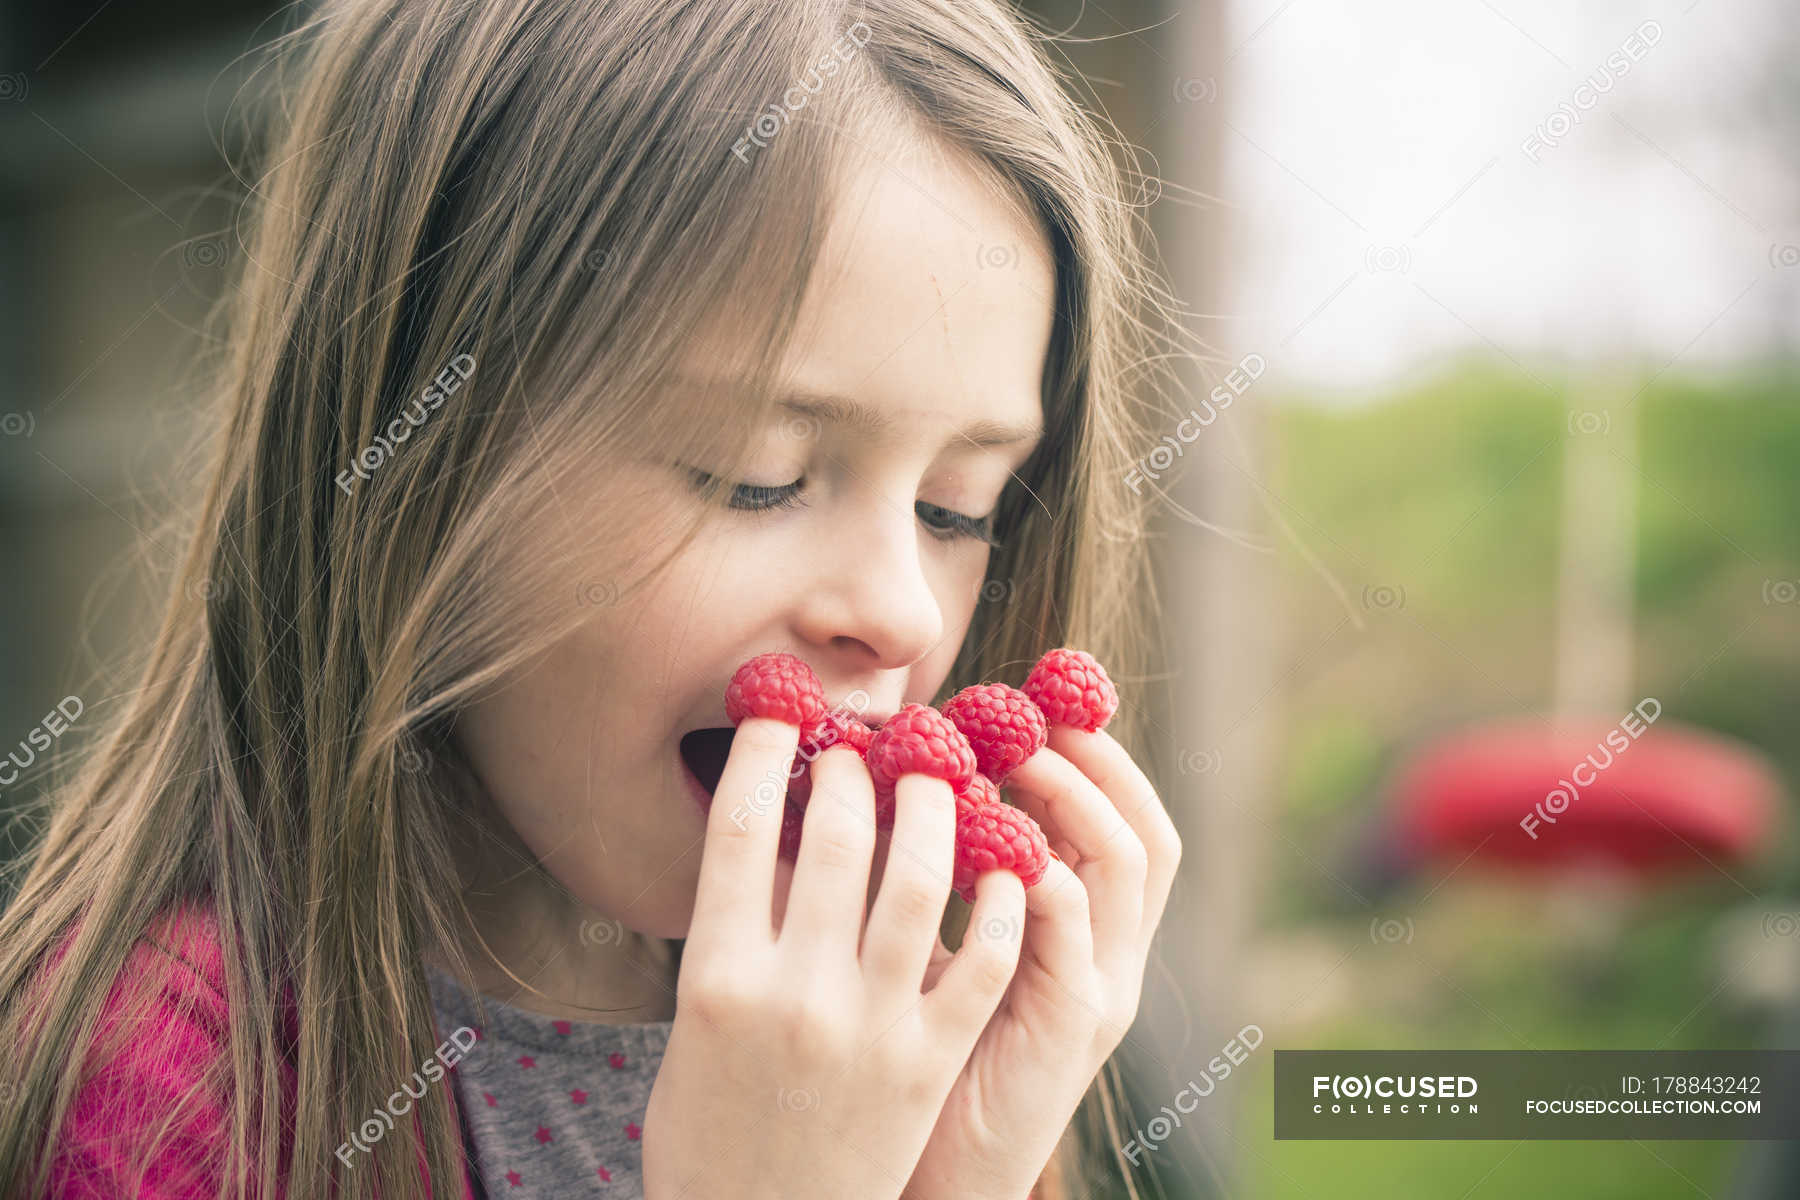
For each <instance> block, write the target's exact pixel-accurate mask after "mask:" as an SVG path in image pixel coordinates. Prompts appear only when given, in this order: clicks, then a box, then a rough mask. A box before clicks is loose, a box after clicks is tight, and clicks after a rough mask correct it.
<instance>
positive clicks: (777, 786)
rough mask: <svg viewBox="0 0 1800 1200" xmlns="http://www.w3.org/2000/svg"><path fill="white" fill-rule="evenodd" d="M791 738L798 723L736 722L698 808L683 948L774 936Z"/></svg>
mask: <svg viewBox="0 0 1800 1200" xmlns="http://www.w3.org/2000/svg"><path fill="white" fill-rule="evenodd" d="M799 744H800V727H799V726H797V725H789V724H787V723H786V722H784V721H777V720H775V719H774V718H772V717H746V718H744V720H743V722H742V723H741V724H739V725H738V727H737V732H736V734H735V735H733V737H732V739H731V753H730V755H729V756H728V757H727V758H726V760H725V770H724V773H723V774H721V775H720V776H719V785H718V787H716V788H714V789H713V802H712V808H711V809H710V810H709V811H708V812H707V814H706V840H705V842H704V844H703V846H702V848H701V853H700V884H699V888H698V889H697V890H696V892H695V894H694V916H693V920H692V922H691V923H690V925H689V927H688V944H689V945H690V946H692V945H694V944H695V943H696V942H697V943H700V944H701V945H702V946H703V947H705V946H710V947H716V948H719V949H731V948H734V947H736V946H739V945H742V944H745V939H757V938H760V939H765V940H768V941H772V940H773V939H774V936H775V930H774V927H773V925H772V924H770V922H769V915H770V912H771V910H772V908H773V902H774V884H775V847H776V844H777V843H778V842H779V841H780V838H781V812H782V808H783V806H784V805H785V804H786V801H787V781H788V771H789V769H790V768H791V767H792V765H793V761H794V751H795V750H796V749H797V748H798V746H799Z"/></svg>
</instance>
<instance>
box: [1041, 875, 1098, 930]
mask: <svg viewBox="0 0 1800 1200" xmlns="http://www.w3.org/2000/svg"><path fill="white" fill-rule="evenodd" d="M1050 905H1051V907H1052V909H1054V910H1055V912H1056V915H1057V918H1058V919H1060V920H1064V921H1078V920H1079V921H1085V920H1087V919H1088V909H1089V901H1088V892H1087V885H1086V884H1084V883H1082V882H1081V876H1079V875H1077V874H1075V873H1074V872H1073V871H1070V872H1069V873H1068V878H1067V879H1066V880H1064V882H1063V884H1062V886H1060V887H1058V888H1057V889H1056V890H1055V891H1054V892H1052V893H1050Z"/></svg>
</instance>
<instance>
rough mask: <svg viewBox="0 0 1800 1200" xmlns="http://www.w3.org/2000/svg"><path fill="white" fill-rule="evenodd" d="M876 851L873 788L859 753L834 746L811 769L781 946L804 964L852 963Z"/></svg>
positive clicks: (860, 929)
mask: <svg viewBox="0 0 1800 1200" xmlns="http://www.w3.org/2000/svg"><path fill="white" fill-rule="evenodd" d="M874 851H875V788H874V785H873V784H872V783H871V782H870V780H869V771H868V768H867V767H865V766H864V765H863V760H862V757H861V756H860V755H858V754H857V753H856V751H854V750H852V749H850V748H849V747H848V746H833V747H831V748H830V749H829V750H826V751H825V753H824V754H822V755H820V756H819V757H818V758H817V759H816V760H815V761H814V762H813V764H812V796H811V798H810V799H809V800H808V801H807V802H806V819H805V823H804V824H803V825H802V826H801V830H800V854H799V857H798V858H797V859H796V860H795V863H794V884H793V887H792V888H791V889H790V890H789V892H788V907H787V916H786V918H785V919H784V921H783V923H782V926H781V934H780V940H781V941H782V942H783V943H784V944H790V945H791V946H792V947H793V949H794V951H795V952H796V954H797V955H798V956H799V957H803V958H806V959H808V960H809V961H818V960H822V959H831V958H836V959H838V960H839V961H853V960H854V959H855V958H856V953H857V951H856V943H857V940H858V938H859V937H860V936H861V934H862V926H863V904H862V901H863V897H864V896H866V895H867V894H868V888H869V860H870V857H871V856H872V855H873V854H874Z"/></svg>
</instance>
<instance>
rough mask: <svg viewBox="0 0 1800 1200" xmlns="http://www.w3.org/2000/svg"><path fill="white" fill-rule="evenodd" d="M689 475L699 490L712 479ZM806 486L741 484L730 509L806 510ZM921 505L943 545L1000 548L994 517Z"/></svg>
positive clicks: (700, 474) (699, 473)
mask: <svg viewBox="0 0 1800 1200" xmlns="http://www.w3.org/2000/svg"><path fill="white" fill-rule="evenodd" d="M688 474H689V475H690V476H692V477H693V481H694V485H695V486H696V487H704V486H705V485H706V484H707V483H708V482H710V481H711V480H712V478H713V477H712V476H711V475H710V474H708V473H707V472H705V471H699V470H695V469H693V468H691V467H690V468H689V469H688ZM805 483H806V477H805V476H804V475H803V476H801V477H800V478H799V479H796V480H795V481H794V482H793V483H788V484H783V485H782V486H780V487H765V486H763V485H760V484H754V483H740V484H738V485H736V487H735V488H733V490H732V494H731V500H730V502H729V505H728V506H729V507H731V508H734V509H737V510H738V511H740V512H769V511H771V510H773V509H778V508H804V507H805V506H806V501H804V500H802V499H801V498H800V489H801V488H802V486H804V485H805ZM919 503H920V504H921V505H923V506H924V507H925V508H927V509H930V510H931V511H932V512H934V513H940V514H942V516H941V517H940V518H939V519H940V520H943V521H945V522H946V523H947V525H948V528H940V527H939V526H936V525H932V524H929V523H927V524H926V526H925V528H926V529H928V530H930V531H931V535H932V536H933V537H935V538H937V539H938V540H939V541H940V542H953V541H956V540H958V539H961V538H969V539H971V540H973V541H978V542H986V543H987V544H988V545H989V546H992V547H994V548H995V549H998V548H999V547H1000V545H1001V543H1000V540H999V539H998V538H996V537H995V536H994V528H993V518H992V517H980V518H976V517H970V516H965V515H964V514H962V513H959V512H956V511H954V510H952V509H948V508H944V507H943V506H942V505H938V504H926V503H925V502H924V501H923V500H921V501H920V502H919Z"/></svg>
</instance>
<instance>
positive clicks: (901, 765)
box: [863, 704, 975, 829]
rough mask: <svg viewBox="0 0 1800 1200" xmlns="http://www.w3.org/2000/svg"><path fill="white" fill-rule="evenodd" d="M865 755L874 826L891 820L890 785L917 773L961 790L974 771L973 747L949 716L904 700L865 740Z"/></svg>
mask: <svg viewBox="0 0 1800 1200" xmlns="http://www.w3.org/2000/svg"><path fill="white" fill-rule="evenodd" d="M863 757H864V759H866V760H867V762H868V764H869V777H870V778H871V779H872V780H873V781H874V783H875V826H876V828H878V829H889V828H892V827H893V824H894V785H895V784H896V783H897V782H899V779H900V777H901V776H902V775H906V774H909V773H912V772H918V773H920V774H923V775H930V776H932V777H933V778H935V779H942V780H943V781H944V782H945V783H948V784H949V785H950V790H951V791H952V792H960V791H962V790H963V789H964V788H965V787H967V786H968V784H969V779H970V778H971V777H972V776H973V775H974V774H975V751H974V750H973V749H971V748H970V746H969V739H968V738H965V737H964V736H963V735H962V731H961V730H959V729H958V728H957V727H956V726H955V725H954V724H952V723H951V721H950V718H949V717H946V716H945V715H944V714H943V713H941V712H939V711H938V710H937V709H935V708H932V707H931V706H930V705H926V704H908V705H907V706H906V707H904V708H902V709H901V710H900V711H899V712H897V713H895V714H894V716H893V717H892V719H890V720H889V721H888V723H887V724H885V725H883V726H882V727H881V728H880V729H877V730H876V731H875V736H874V737H872V738H870V739H869V750H868V753H867V754H865V755H864V756H863Z"/></svg>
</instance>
